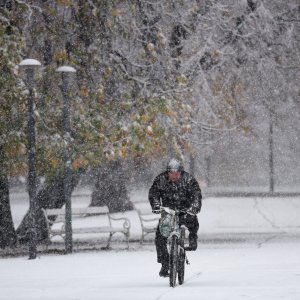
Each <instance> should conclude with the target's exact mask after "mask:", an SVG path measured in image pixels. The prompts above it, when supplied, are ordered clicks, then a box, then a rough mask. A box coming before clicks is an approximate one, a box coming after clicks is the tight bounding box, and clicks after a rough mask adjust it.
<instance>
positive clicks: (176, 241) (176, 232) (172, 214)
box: [161, 207, 189, 287]
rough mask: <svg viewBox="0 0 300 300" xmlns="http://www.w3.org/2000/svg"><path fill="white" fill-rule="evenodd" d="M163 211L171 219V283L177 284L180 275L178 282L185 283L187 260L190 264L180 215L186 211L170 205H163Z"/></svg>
mask: <svg viewBox="0 0 300 300" xmlns="http://www.w3.org/2000/svg"><path fill="white" fill-rule="evenodd" d="M161 210H162V214H163V212H164V213H166V214H168V216H167V218H169V219H170V224H169V225H170V227H171V228H170V231H171V232H170V235H169V237H168V246H169V247H168V248H169V270H170V275H169V283H170V287H175V286H176V279H177V275H178V283H179V284H180V285H182V284H183V283H184V272H185V262H186V263H187V264H189V262H188V260H187V257H186V252H185V249H184V239H185V230H186V227H185V226H184V225H179V215H180V214H182V213H186V211H182V210H173V209H170V208H168V207H161Z"/></svg>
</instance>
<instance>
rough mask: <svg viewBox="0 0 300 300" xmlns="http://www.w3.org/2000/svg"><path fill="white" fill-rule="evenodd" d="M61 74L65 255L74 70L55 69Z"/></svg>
mask: <svg viewBox="0 0 300 300" xmlns="http://www.w3.org/2000/svg"><path fill="white" fill-rule="evenodd" d="M56 71H57V72H61V74H62V94H63V101H64V103H63V132H64V150H63V162H64V176H63V187H64V200H65V203H66V223H65V224H66V239H65V242H66V244H65V247H66V253H72V251H73V239H72V205H71V191H70V188H71V161H70V140H71V126H70V100H69V94H68V88H69V80H70V75H71V74H72V73H75V72H76V70H75V69H74V68H72V67H70V66H62V67H59V68H58V69H56Z"/></svg>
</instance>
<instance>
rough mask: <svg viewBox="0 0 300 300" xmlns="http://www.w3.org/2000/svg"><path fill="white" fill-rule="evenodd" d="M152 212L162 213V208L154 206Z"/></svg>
mask: <svg viewBox="0 0 300 300" xmlns="http://www.w3.org/2000/svg"><path fill="white" fill-rule="evenodd" d="M152 213H154V214H160V208H153V209H152Z"/></svg>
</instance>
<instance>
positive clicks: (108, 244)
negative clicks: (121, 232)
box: [102, 232, 114, 250]
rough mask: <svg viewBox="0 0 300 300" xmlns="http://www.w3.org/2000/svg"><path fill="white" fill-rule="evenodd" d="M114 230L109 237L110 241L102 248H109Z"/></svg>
mask: <svg viewBox="0 0 300 300" xmlns="http://www.w3.org/2000/svg"><path fill="white" fill-rule="evenodd" d="M113 234H114V233H113V232H110V234H109V237H108V241H107V245H106V246H105V247H103V248H102V249H106V250H107V249H109V246H110V241H111V238H112V236H113Z"/></svg>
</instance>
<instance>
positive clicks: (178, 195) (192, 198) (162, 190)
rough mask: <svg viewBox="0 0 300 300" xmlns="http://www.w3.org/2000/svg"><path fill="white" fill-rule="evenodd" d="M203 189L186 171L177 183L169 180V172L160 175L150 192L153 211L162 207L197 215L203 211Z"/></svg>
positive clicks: (182, 172)
mask: <svg viewBox="0 0 300 300" xmlns="http://www.w3.org/2000/svg"><path fill="white" fill-rule="evenodd" d="M201 199H202V195H201V189H200V187H199V184H198V182H197V181H196V179H195V178H194V177H193V176H191V175H190V174H189V173H187V172H185V171H181V177H180V179H179V180H178V181H177V182H172V181H170V180H169V178H168V172H167V171H166V172H164V173H161V174H160V175H158V176H157V177H156V178H155V180H154V182H153V185H152V186H151V188H150V190H149V202H150V204H151V207H152V210H156V209H159V207H160V206H165V207H170V208H172V209H175V208H177V209H182V210H188V211H190V212H192V213H193V214H197V213H199V212H200V210H201V205H202V203H201Z"/></svg>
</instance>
